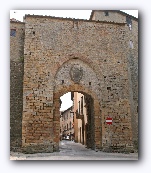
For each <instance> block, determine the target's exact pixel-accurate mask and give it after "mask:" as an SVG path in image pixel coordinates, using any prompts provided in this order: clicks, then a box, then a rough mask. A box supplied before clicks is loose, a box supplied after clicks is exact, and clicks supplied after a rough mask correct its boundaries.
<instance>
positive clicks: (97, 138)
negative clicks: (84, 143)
mask: <svg viewBox="0 0 151 173" xmlns="http://www.w3.org/2000/svg"><path fill="white" fill-rule="evenodd" d="M67 92H80V93H84V94H87V95H88V96H89V97H91V98H92V99H93V112H92V115H91V116H92V119H93V122H92V123H91V126H92V125H93V127H91V128H92V130H91V133H93V134H91V136H93V137H91V147H90V148H92V149H101V147H102V131H101V129H102V125H101V124H102V123H101V112H100V105H99V100H98V98H97V96H96V95H95V93H93V92H92V91H91V90H90V89H87V88H85V87H83V86H82V85H80V84H73V85H70V86H68V87H65V86H62V88H61V89H59V90H57V87H56V90H55V91H54V112H53V116H54V131H53V133H54V151H57V150H59V137H60V111H59V109H60V97H61V96H62V95H64V94H65V93H67Z"/></svg>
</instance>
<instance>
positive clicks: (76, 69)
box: [70, 65, 83, 83]
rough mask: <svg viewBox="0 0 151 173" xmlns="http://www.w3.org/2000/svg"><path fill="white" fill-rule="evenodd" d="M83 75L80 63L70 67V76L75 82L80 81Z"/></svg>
mask: <svg viewBox="0 0 151 173" xmlns="http://www.w3.org/2000/svg"><path fill="white" fill-rule="evenodd" d="M82 76H83V69H82V67H80V66H79V65H73V66H72V67H71V69H70V77H71V80H73V81H74V82H75V83H79V82H80V80H81V79H82Z"/></svg>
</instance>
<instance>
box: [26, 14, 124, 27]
mask: <svg viewBox="0 0 151 173" xmlns="http://www.w3.org/2000/svg"><path fill="white" fill-rule="evenodd" d="M27 17H35V18H36V17H37V18H50V19H58V20H67V21H83V22H93V23H107V24H117V25H125V24H126V22H125V23H123V22H122V23H118V22H111V21H99V20H98V21H95V20H86V19H75V18H63V17H55V16H43V15H30V14H26V15H25V17H24V19H25V20H26V18H27ZM25 23H26V22H25Z"/></svg>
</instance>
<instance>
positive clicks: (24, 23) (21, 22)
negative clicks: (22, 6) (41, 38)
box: [10, 21, 25, 24]
mask: <svg viewBox="0 0 151 173" xmlns="http://www.w3.org/2000/svg"><path fill="white" fill-rule="evenodd" d="M10 23H19V24H25V22H21V21H10Z"/></svg>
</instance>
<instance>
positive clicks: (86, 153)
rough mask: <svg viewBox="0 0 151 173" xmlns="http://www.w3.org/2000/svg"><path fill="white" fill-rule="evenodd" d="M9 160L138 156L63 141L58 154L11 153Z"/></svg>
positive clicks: (121, 158)
mask: <svg viewBox="0 0 151 173" xmlns="http://www.w3.org/2000/svg"><path fill="white" fill-rule="evenodd" d="M10 160H138V154H137V153H130V154H123V153H106V152H102V151H98V152H96V151H94V150H91V149H87V148H85V146H84V145H82V144H79V143H75V142H73V141H65V140H63V141H61V142H60V152H54V153H37V154H22V153H15V152H11V153H10Z"/></svg>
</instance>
